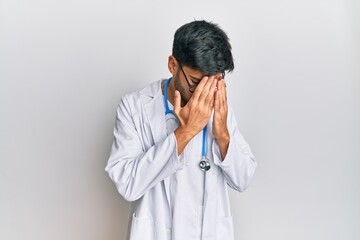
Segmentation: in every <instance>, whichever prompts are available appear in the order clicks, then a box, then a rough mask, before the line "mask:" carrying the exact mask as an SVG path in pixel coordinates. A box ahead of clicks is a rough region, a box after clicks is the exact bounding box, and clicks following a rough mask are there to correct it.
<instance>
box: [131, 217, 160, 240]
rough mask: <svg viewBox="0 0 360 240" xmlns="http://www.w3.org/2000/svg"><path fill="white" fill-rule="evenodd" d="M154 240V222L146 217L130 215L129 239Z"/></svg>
mask: <svg viewBox="0 0 360 240" xmlns="http://www.w3.org/2000/svg"><path fill="white" fill-rule="evenodd" d="M143 239H149V240H155V222H154V220H153V219H151V218H148V217H136V215H135V213H134V214H133V217H132V224H131V231H130V240H143Z"/></svg>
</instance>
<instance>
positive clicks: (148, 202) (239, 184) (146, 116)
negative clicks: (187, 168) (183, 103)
mask: <svg viewBox="0 0 360 240" xmlns="http://www.w3.org/2000/svg"><path fill="white" fill-rule="evenodd" d="M229 109H230V108H229ZM164 112H165V108H164V103H163V95H162V91H161V81H157V82H154V83H152V84H150V85H149V86H147V87H145V88H144V89H142V90H140V91H136V92H133V93H131V94H128V95H126V96H125V97H123V99H122V100H121V102H120V103H119V105H118V108H117V117H116V124H115V129H114V136H115V138H114V142H113V145H112V149H111V154H110V157H109V160H108V164H107V166H106V168H105V169H106V171H107V172H108V174H109V176H110V178H111V179H112V181H113V182H114V184H115V185H116V188H117V190H118V191H119V193H120V194H121V195H122V196H123V197H124V198H125V199H126V200H127V201H135V206H134V212H133V215H132V223H131V231H130V240H170V239H172V240H181V239H184V238H185V237H184V235H186V234H191V233H190V232H191V231H193V229H194V231H198V230H199V232H201V236H202V238H201V239H208V240H210V239H211V240H215V239H219V240H220V239H221V240H224V239H226V240H231V239H234V236H233V222H232V217H231V212H230V205H229V199H228V192H227V185H229V186H230V187H232V188H233V189H235V190H237V191H243V190H245V189H246V188H247V186H248V185H249V182H250V179H251V178H252V176H253V174H254V171H255V168H256V166H257V163H256V160H255V158H254V156H253V154H252V153H251V150H250V147H249V145H248V144H247V143H246V142H245V140H244V138H243V137H242V136H241V134H240V132H239V131H238V129H237V126H236V121H235V118H234V114H233V112H232V111H231V110H230V111H229V113H228V128H229V133H230V144H229V148H228V152H227V155H226V157H225V159H224V161H221V157H220V151H219V147H218V145H217V143H216V141H215V140H214V139H213V138H212V136H211V131H210V130H211V129H212V128H211V125H212V120H210V121H209V123H208V129H209V130H208V133H210V138H211V139H212V141H211V142H210V143H209V149H210V151H211V152H210V154H208V155H209V158H210V161H211V169H210V170H209V171H207V172H206V174H205V191H204V196H205V198H204V199H205V202H204V208H203V210H202V211H203V212H202V214H203V223H202V227H201V226H194V223H193V222H182V224H183V225H182V226H173V224H172V223H174V222H178V221H176V219H173V218H174V217H176V216H172V211H171V207H170V206H169V205H170V203H169V198H170V196H169V176H171V175H173V174H176V172H177V171H181V170H182V168H183V165H182V164H181V162H182V161H181V158H182V157H183V154H181V155H180V156H178V153H177V146H176V139H175V136H174V134H173V133H172V134H170V135H167V133H166V122H165V114H164ZM199 145H201V144H199ZM184 197H186V196H184ZM199 227H200V228H201V229H198V230H196V229H197V228H199ZM185 232H186V234H185ZM184 240H188V239H184Z"/></svg>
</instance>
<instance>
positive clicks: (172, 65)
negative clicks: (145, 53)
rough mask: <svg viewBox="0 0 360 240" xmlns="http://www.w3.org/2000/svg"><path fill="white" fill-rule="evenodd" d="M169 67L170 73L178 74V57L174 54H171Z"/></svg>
mask: <svg viewBox="0 0 360 240" xmlns="http://www.w3.org/2000/svg"><path fill="white" fill-rule="evenodd" d="M168 68H169V71H170V73H171V74H172V75H173V76H174V75H175V74H176V71H177V61H176V58H175V57H174V56H173V55H170V56H169V59H168Z"/></svg>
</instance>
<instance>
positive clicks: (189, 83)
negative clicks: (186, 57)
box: [175, 62, 225, 105]
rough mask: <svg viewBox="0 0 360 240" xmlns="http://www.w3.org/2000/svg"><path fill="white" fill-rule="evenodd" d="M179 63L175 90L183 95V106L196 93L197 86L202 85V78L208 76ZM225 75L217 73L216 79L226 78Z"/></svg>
mask: <svg viewBox="0 0 360 240" xmlns="http://www.w3.org/2000/svg"><path fill="white" fill-rule="evenodd" d="M177 63H178V70H177V72H176V76H175V88H176V89H177V90H178V91H179V92H180V93H181V96H182V101H183V104H184V105H185V104H186V103H187V102H188V101H189V99H190V98H191V96H192V94H193V93H194V91H195V89H196V87H197V85H198V84H199V83H200V81H201V80H202V78H204V77H205V76H206V75H205V74H204V73H203V72H202V71H200V70H196V69H193V68H190V67H187V66H183V65H182V64H181V63H179V62H177ZM224 76H225V74H222V73H217V74H215V77H216V78H217V79H221V78H224Z"/></svg>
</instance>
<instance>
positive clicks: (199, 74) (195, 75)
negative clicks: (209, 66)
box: [182, 65, 222, 80]
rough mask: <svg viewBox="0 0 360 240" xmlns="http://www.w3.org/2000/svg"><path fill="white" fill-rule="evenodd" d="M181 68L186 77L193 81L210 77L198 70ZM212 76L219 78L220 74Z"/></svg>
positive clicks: (184, 66)
mask: <svg viewBox="0 0 360 240" xmlns="http://www.w3.org/2000/svg"><path fill="white" fill-rule="evenodd" d="M182 67H183V69H184V71H186V75H187V76H188V77H191V78H193V79H195V80H201V79H202V78H203V77H205V76H210V75H208V74H205V73H204V72H203V71H201V70H199V69H196V68H192V67H189V66H186V65H183V66H182ZM214 75H219V76H221V75H222V73H216V74H214Z"/></svg>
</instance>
